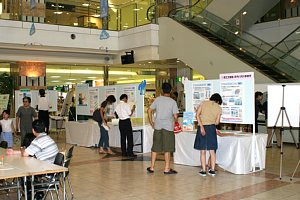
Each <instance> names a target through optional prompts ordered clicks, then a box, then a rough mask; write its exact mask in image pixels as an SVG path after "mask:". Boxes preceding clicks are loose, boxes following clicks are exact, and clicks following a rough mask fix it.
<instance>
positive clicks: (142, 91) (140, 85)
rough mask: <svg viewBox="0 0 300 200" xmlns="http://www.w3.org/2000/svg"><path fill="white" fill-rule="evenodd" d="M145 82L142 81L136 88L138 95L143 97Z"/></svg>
mask: <svg viewBox="0 0 300 200" xmlns="http://www.w3.org/2000/svg"><path fill="white" fill-rule="evenodd" d="M146 85H147V82H146V80H143V81H142V82H141V83H140V84H139V86H138V90H139V91H140V95H145V88H146Z"/></svg>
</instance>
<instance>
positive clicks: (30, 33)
mask: <svg viewBox="0 0 300 200" xmlns="http://www.w3.org/2000/svg"><path fill="white" fill-rule="evenodd" d="M33 34H35V25H34V22H32V24H31V27H30V31H29V35H30V36H32V35H33Z"/></svg>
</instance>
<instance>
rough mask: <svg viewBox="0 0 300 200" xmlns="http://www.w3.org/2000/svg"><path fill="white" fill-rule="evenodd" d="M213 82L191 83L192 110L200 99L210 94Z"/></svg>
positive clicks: (199, 102)
mask: <svg viewBox="0 0 300 200" xmlns="http://www.w3.org/2000/svg"><path fill="white" fill-rule="evenodd" d="M212 90H213V84H212V83H211V82H204V83H195V84H193V107H194V112H197V109H198V107H199V105H200V104H201V102H202V101H204V100H208V99H209V98H210V96H211V95H212Z"/></svg>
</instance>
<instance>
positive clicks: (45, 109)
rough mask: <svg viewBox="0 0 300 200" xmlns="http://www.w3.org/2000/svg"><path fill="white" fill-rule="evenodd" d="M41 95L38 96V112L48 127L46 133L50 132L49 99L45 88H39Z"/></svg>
mask: <svg viewBox="0 0 300 200" xmlns="http://www.w3.org/2000/svg"><path fill="white" fill-rule="evenodd" d="M39 95H40V97H39V98H38V105H37V109H38V111H39V112H38V114H39V120H40V121H42V122H44V124H45V127H46V133H47V134H49V100H48V98H47V97H46V96H45V95H46V92H45V90H44V89H40V90H39Z"/></svg>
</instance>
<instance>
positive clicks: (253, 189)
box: [201, 180, 289, 200]
mask: <svg viewBox="0 0 300 200" xmlns="http://www.w3.org/2000/svg"><path fill="white" fill-rule="evenodd" d="M266 184H269V185H267V186H266ZM288 184H289V183H284V182H281V181H277V180H267V181H264V182H261V183H257V184H254V185H249V186H245V187H242V188H239V189H235V190H232V191H228V192H224V193H220V194H216V195H212V196H209V197H206V198H202V199H201V200H207V199H231V200H234V199H237V200H238V199H241V198H249V197H251V196H254V195H257V194H259V193H263V192H267V191H270V190H273V189H276V188H279V187H283V186H286V185H288ZM249 192H250V194H249Z"/></svg>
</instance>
